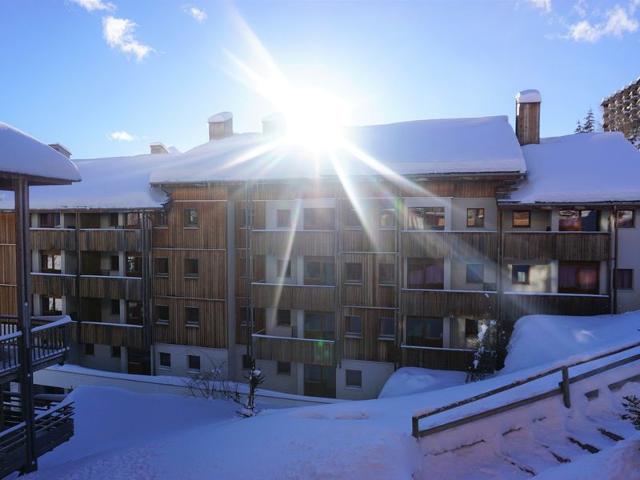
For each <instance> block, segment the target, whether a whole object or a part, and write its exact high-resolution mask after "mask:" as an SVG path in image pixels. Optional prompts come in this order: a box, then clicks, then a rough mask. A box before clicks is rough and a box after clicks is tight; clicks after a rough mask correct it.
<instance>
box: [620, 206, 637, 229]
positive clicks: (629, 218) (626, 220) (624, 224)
mask: <svg viewBox="0 0 640 480" xmlns="http://www.w3.org/2000/svg"><path fill="white" fill-rule="evenodd" d="M634 226H635V212H634V211H633V210H618V211H617V212H616V227H618V228H633V227H634Z"/></svg>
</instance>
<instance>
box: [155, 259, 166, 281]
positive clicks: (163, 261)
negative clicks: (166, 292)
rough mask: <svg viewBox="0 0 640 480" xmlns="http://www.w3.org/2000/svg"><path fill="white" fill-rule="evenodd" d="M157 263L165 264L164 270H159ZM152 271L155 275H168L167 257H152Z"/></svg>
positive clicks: (164, 276)
mask: <svg viewBox="0 0 640 480" xmlns="http://www.w3.org/2000/svg"><path fill="white" fill-rule="evenodd" d="M159 264H162V265H164V264H166V266H167V268H166V271H161V270H160V269H159V268H158V265H159ZM153 273H154V275H155V276H156V277H163V278H166V277H168V276H169V257H155V258H154V259H153Z"/></svg>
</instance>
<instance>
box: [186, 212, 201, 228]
mask: <svg viewBox="0 0 640 480" xmlns="http://www.w3.org/2000/svg"><path fill="white" fill-rule="evenodd" d="M184 226H185V227H192V228H193V227H197V226H198V210H197V209H195V208H186V209H185V210H184Z"/></svg>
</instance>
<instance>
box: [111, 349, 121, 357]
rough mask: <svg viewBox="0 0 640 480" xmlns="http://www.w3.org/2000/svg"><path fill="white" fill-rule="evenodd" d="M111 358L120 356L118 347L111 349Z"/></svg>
mask: <svg viewBox="0 0 640 480" xmlns="http://www.w3.org/2000/svg"><path fill="white" fill-rule="evenodd" d="M111 356H112V357H113V358H120V356H121V351H120V347H111Z"/></svg>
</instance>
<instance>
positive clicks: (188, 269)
mask: <svg viewBox="0 0 640 480" xmlns="http://www.w3.org/2000/svg"><path fill="white" fill-rule="evenodd" d="M184 276H185V277H197V276H198V259H197V258H185V260H184Z"/></svg>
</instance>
